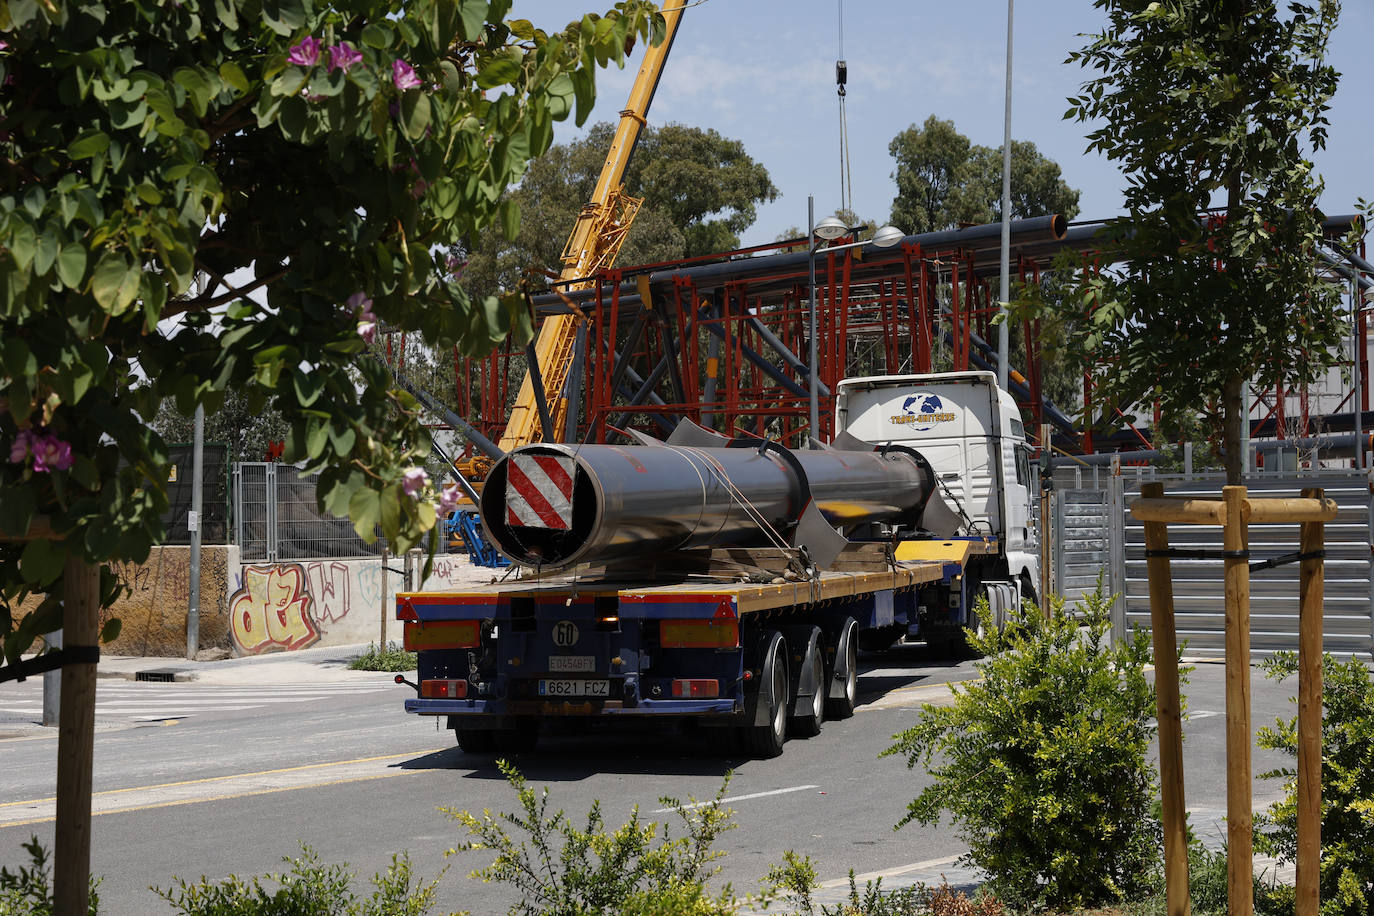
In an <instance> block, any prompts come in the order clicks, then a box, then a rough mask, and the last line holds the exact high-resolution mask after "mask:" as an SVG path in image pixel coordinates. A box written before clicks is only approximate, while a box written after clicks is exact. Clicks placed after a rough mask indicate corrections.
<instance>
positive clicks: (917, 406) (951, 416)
mask: <svg viewBox="0 0 1374 916" xmlns="http://www.w3.org/2000/svg"><path fill="white" fill-rule="evenodd" d="M957 416H958V415H957V414H955V412H954V411H952V410H949V409H948V408H946V407H945V403H944V401H941V400H940V396H939V395H938V394H933V393H931V392H929V391H918V392H916V393H915V394H913V395H911V396H910V397H908V398H907V399H906V400H904V401H903V402H902V412H901V413H900V414H898V415H897V416H895V417H889V418H888V419H889V420H890V421H891V422H892V423H894V424H896V425H898V426H910V427H911V429H912V431H913V432H918V433H923V432H925V431H926V430H928V429H934V428H935V427H936V426H937V425H938V424H940V423H950V422H953V421H954V420H955V419H956V418H957Z"/></svg>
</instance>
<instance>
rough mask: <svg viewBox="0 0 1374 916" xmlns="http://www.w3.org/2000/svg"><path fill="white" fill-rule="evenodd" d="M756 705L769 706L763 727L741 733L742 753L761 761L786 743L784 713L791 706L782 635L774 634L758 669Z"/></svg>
mask: <svg viewBox="0 0 1374 916" xmlns="http://www.w3.org/2000/svg"><path fill="white" fill-rule="evenodd" d="M759 671H760V675H761V676H760V678H759V682H760V683H759V700H758V701H759V702H760V703H767V704H768V722H767V724H765V725H746V726H745V727H744V730H743V731H744V733H743V736H742V737H743V744H744V750H745V752H746V753H747V754H749V756H751V757H757V758H759V759H761V760H768V759H771V758H773V757H777V756H779V755H780V754H781V753H782V746H783V743H784V742H785V741H786V740H787V709H788V707H789V706H790V705H791V703H790V702H789V701H790V699H791V689H790V688H791V685H792V681H791V678H789V677H788V673H787V643H786V642H785V641H784V640H783V638H782V634H780V633H774V634H772V636H771V638H769V640H768V648H767V650H766V651H765V652H764V655H763V664H762V665H761V666H760V667H759Z"/></svg>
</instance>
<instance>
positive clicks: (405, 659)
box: [348, 642, 415, 671]
mask: <svg viewBox="0 0 1374 916" xmlns="http://www.w3.org/2000/svg"><path fill="white" fill-rule="evenodd" d="M348 667H349V668H350V669H351V670H353V671H414V670H415V653H414V652H407V651H406V650H405V649H402V648H400V647H399V646H397V645H396V644H395V643H394V642H388V643H387V644H386V645H385V646H383V647H382V648H380V649H379V648H377V644H376V643H368V644H367V651H366V652H364V653H363V654H362V655H359V656H357V657H356V658H354V659H353V660H352V661H350V662H349V663H348Z"/></svg>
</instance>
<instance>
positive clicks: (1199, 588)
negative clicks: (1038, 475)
mask: <svg viewBox="0 0 1374 916" xmlns="http://www.w3.org/2000/svg"><path fill="white" fill-rule="evenodd" d="M1125 471H1126V476H1124V477H1113V476H1111V475H1109V474H1101V475H1098V476H1097V479H1096V480H1092V479H1085V475H1083V474H1081V473H1080V474H1078V475H1076V476H1074V477H1067V476H1065V475H1063V474H1062V472H1061V474H1060V475H1058V477H1057V485H1058V486H1059V487H1060V488H1059V489H1057V490H1056V491H1055V501H1056V502H1055V511H1054V527H1055V537H1054V539H1053V544H1054V545H1055V556H1054V558H1053V559H1054V570H1055V588H1056V590H1057V591H1059V592H1061V593H1063V594H1065V595H1066V596H1068V597H1069V598H1070V599H1071V600H1073V599H1075V598H1077V597H1078V596H1079V595H1081V594H1082V593H1083V592H1085V591H1091V590H1092V589H1093V588H1094V586H1095V585H1096V582H1097V578H1098V576H1099V574H1100V575H1101V576H1102V582H1103V588H1104V590H1110V591H1111V592H1112V593H1113V594H1115V595H1117V596H1118V599H1117V602H1116V605H1115V606H1114V612H1115V620H1114V623H1115V624H1116V625H1117V627H1118V632H1124V629H1125V628H1127V627H1132V626H1141V627H1146V628H1148V627H1149V626H1150V604H1149V583H1148V579H1147V575H1146V569H1145V535H1144V528H1143V526H1142V525H1141V523H1140V522H1137V521H1136V520H1135V519H1134V518H1133V517H1132V516H1131V514H1130V512H1129V508H1130V504H1131V503H1132V502H1133V501H1134V500H1135V499H1136V498H1137V497H1138V496H1139V492H1140V486H1139V484H1140V483H1141V482H1143V481H1147V480H1158V481H1159V482H1161V483H1162V484H1163V485H1164V490H1165V492H1166V493H1167V494H1170V495H1177V496H1188V495H1197V496H1201V495H1207V496H1212V497H1216V496H1217V495H1218V494H1220V492H1221V488H1222V486H1223V485H1224V484H1225V478H1224V476H1222V475H1220V474H1215V475H1199V476H1195V477H1187V478H1185V477H1183V476H1181V475H1165V474H1155V473H1154V472H1153V471H1152V469H1148V468H1147V469H1136V468H1128V469H1125ZM1246 486H1247V487H1248V488H1249V491H1250V492H1251V493H1252V494H1253V495H1255V496H1258V497H1273V496H1297V495H1298V494H1299V492H1300V491H1301V490H1302V489H1304V488H1306V487H1321V488H1322V489H1323V490H1324V491H1325V493H1326V496H1328V497H1329V498H1331V499H1334V500H1335V501H1336V503H1337V505H1338V506H1339V507H1340V511H1339V514H1338V515H1337V517H1336V519H1335V520H1334V521H1332V522H1328V523H1327V524H1326V528H1325V534H1326V561H1325V571H1324V573H1325V574H1324V594H1325V603H1324V607H1325V611H1324V618H1323V640H1324V647H1325V649H1326V650H1327V651H1331V652H1337V653H1342V654H1344V653H1350V652H1362V653H1368V652H1370V651H1371V650H1374V613H1372V609H1374V585H1372V584H1371V575H1370V574H1371V544H1374V540H1371V528H1372V527H1374V499H1372V498H1371V491H1370V478H1369V476H1368V475H1367V474H1366V473H1364V472H1356V471H1350V470H1343V471H1342V470H1337V471H1316V472H1309V473H1304V474H1301V475H1297V474H1293V473H1288V474H1255V475H1251V476H1250V477H1248V478H1247V479H1246ZM1221 536H1222V530H1221V528H1220V526H1213V525H1172V526H1170V529H1169V543H1170V546H1173V547H1180V548H1185V549H1195V550H1196V549H1203V550H1208V549H1210V550H1220V549H1221ZM1297 549H1298V526H1297V525H1296V524H1289V525H1251V526H1250V552H1251V555H1252V557H1253V559H1254V560H1262V559H1265V558H1268V557H1275V556H1279V555H1282V554H1286V553H1293V552H1295V551H1296V550H1297ZM1222 567H1223V561H1221V560H1185V559H1176V560H1174V561H1173V562H1172V563H1171V568H1172V573H1173V582H1174V611H1175V619H1176V623H1177V629H1178V634H1179V639H1180V641H1184V640H1186V641H1187V644H1188V647H1189V650H1190V651H1192V652H1198V651H1212V650H1220V649H1221V648H1222V647H1223V644H1224V635H1225V607H1224V588H1223V576H1222ZM1297 627H1298V564H1296V563H1289V564H1285V565H1282V566H1277V567H1274V568H1271V569H1264V570H1257V571H1255V572H1253V573H1252V574H1251V577H1250V628H1251V635H1250V646H1251V651H1252V652H1253V653H1255V654H1261V655H1262V654H1268V653H1272V652H1274V651H1276V650H1278V649H1295V648H1297Z"/></svg>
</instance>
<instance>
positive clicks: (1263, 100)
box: [1063, 0, 1344, 483]
mask: <svg viewBox="0 0 1374 916" xmlns="http://www.w3.org/2000/svg"><path fill="white" fill-rule="evenodd" d="M1094 6H1096V7H1097V8H1098V9H1099V10H1101V11H1102V12H1103V13H1105V14H1106V17H1107V25H1106V26H1105V28H1104V29H1103V30H1102V32H1100V33H1099V34H1097V35H1093V36H1091V41H1090V43H1089V44H1087V45H1086V46H1085V47H1084V48H1083V49H1082V50H1080V51H1077V52H1075V53H1073V54H1072V55H1070V57H1069V60H1070V61H1075V62H1077V63H1079V64H1080V65H1081V66H1083V67H1084V68H1085V69H1087V70H1090V71H1091V72H1092V73H1093V74H1094V75H1093V77H1092V78H1091V79H1089V80H1088V81H1087V82H1085V83H1084V84H1083V93H1082V95H1080V96H1078V97H1077V98H1074V99H1071V100H1070V108H1069V110H1068V112H1067V114H1066V117H1068V118H1072V119H1076V120H1078V121H1081V122H1085V123H1087V122H1092V123H1093V124H1094V125H1095V126H1094V128H1093V130H1092V131H1091V132H1090V133H1089V134H1088V148H1089V149H1090V150H1097V151H1098V152H1100V153H1102V154H1103V155H1105V156H1107V157H1108V158H1109V159H1111V160H1112V161H1114V162H1117V163H1118V164H1119V165H1120V167H1121V169H1122V171H1123V173H1124V175H1125V178H1126V188H1125V203H1126V211H1127V212H1126V215H1125V216H1123V217H1122V218H1121V219H1120V220H1117V221H1116V222H1115V223H1114V224H1113V225H1112V226H1111V228H1110V230H1109V231H1108V232H1107V233H1106V234H1105V237H1104V241H1103V250H1102V252H1101V254H1100V255H1099V257H1098V260H1100V261H1103V262H1105V261H1112V260H1114V261H1116V262H1118V264H1119V269H1118V270H1117V271H1116V272H1110V273H1098V272H1095V271H1090V272H1085V273H1084V275H1083V276H1084V278H1085V289H1084V295H1083V297H1082V298H1081V299H1080V300H1079V301H1071V302H1069V303H1067V304H1065V305H1064V306H1063V307H1064V308H1067V309H1068V310H1069V311H1071V312H1073V313H1076V314H1080V315H1081V313H1082V310H1083V308H1084V305H1085V304H1086V305H1087V306H1088V307H1089V308H1090V309H1091V317H1090V319H1089V320H1088V321H1084V322H1081V323H1079V324H1077V325H1075V326H1074V332H1075V335H1076V337H1075V341H1074V343H1075V346H1074V347H1073V348H1071V349H1072V351H1073V352H1077V353H1079V354H1081V355H1082V356H1083V358H1084V359H1085V360H1087V359H1090V360H1091V362H1090V363H1089V366H1090V368H1091V369H1092V370H1093V371H1094V377H1095V379H1094V380H1095V383H1096V384H1097V385H1098V386H1099V390H1100V391H1101V392H1102V393H1103V394H1105V395H1106V396H1107V397H1108V398H1109V399H1114V400H1115V402H1116V403H1117V404H1119V405H1122V406H1123V408H1124V407H1125V406H1127V405H1130V404H1134V403H1147V402H1149V401H1151V400H1156V399H1157V400H1158V402H1159V404H1160V406H1161V408H1162V410H1163V412H1164V413H1165V414H1166V415H1169V416H1172V417H1178V416H1179V415H1181V414H1186V413H1190V412H1195V411H1197V410H1198V409H1199V408H1204V407H1206V408H1207V409H1208V414H1209V417H1210V418H1211V419H1212V422H1213V423H1214V424H1215V426H1218V427H1219V428H1220V432H1221V438H1222V445H1223V449H1224V453H1225V465H1226V473H1227V479H1228V480H1229V481H1230V482H1231V483H1239V482H1240V479H1241V476H1240V475H1241V467H1242V456H1241V450H1240V441H1241V424H1242V422H1243V421H1244V419H1245V417H1244V416H1243V414H1242V407H1241V391H1242V388H1243V386H1244V384H1245V383H1246V382H1247V381H1248V380H1255V381H1257V382H1258V384H1259V385H1261V386H1265V387H1276V386H1283V387H1287V386H1289V385H1298V384H1303V383H1307V382H1310V381H1314V380H1315V379H1316V378H1318V377H1319V375H1320V373H1321V372H1322V370H1323V369H1325V368H1326V367H1328V366H1329V365H1331V363H1332V362H1333V358H1334V356H1335V354H1334V352H1333V347H1335V346H1336V345H1338V344H1339V343H1340V341H1341V340H1342V339H1343V336H1344V331H1343V327H1342V324H1343V323H1342V321H1341V320H1340V318H1339V316H1338V315H1337V312H1336V307H1337V305H1338V303H1339V294H1338V291H1337V289H1336V288H1335V287H1334V286H1333V285H1331V284H1330V283H1328V282H1326V281H1325V280H1323V279H1321V278H1320V277H1319V276H1318V275H1317V271H1316V267H1315V265H1316V257H1315V250H1314V249H1315V248H1316V246H1317V244H1318V242H1319V239H1320V227H1319V216H1318V213H1317V210H1316V202H1317V198H1318V196H1319V194H1320V191H1321V187H1322V182H1321V180H1320V178H1318V177H1317V176H1316V175H1314V173H1313V171H1312V163H1311V162H1310V161H1309V160H1308V158H1307V155H1308V154H1309V152H1310V151H1312V150H1318V149H1321V148H1322V147H1323V146H1324V145H1325V141H1326V125H1327V121H1326V116H1325V112H1326V110H1327V103H1328V101H1329V100H1330V98H1331V96H1332V94H1333V93H1334V92H1335V89H1336V83H1337V79H1338V74H1337V73H1336V72H1335V70H1333V69H1332V68H1331V67H1330V66H1329V65H1327V64H1326V62H1325V55H1326V46H1327V40H1328V38H1329V36H1330V34H1331V30H1332V29H1333V28H1335V25H1336V20H1337V16H1338V14H1339V9H1340V4H1339V3H1338V2H1337V0H1318V2H1316V3H1313V4H1302V3H1293V4H1290V5H1289V6H1288V8H1287V10H1286V11H1285V12H1282V13H1281V12H1279V10H1278V9H1277V8H1276V4H1275V3H1273V2H1267V0H1172V2H1169V3H1148V2H1146V0H1095V3H1094ZM1214 203H1216V204H1219V205H1220V209H1219V210H1217V211H1210V210H1209V208H1211V207H1212V206H1213V204H1214Z"/></svg>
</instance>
